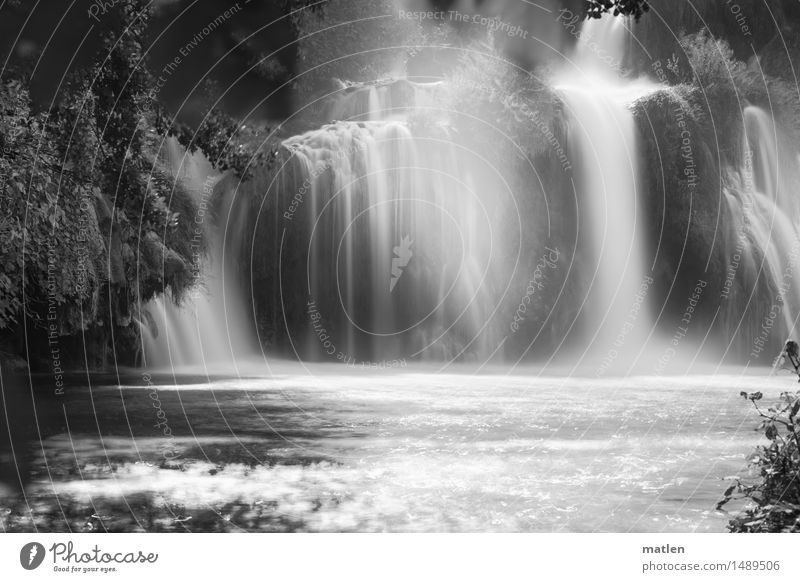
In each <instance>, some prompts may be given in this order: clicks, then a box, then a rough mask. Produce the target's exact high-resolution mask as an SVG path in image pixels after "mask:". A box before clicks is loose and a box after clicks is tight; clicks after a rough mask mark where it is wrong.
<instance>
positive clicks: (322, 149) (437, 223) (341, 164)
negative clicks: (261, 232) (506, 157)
mask: <svg viewBox="0 0 800 582" xmlns="http://www.w3.org/2000/svg"><path fill="white" fill-rule="evenodd" d="M435 90H436V84H418V83H412V82H409V81H406V80H400V81H396V82H394V83H390V84H384V85H381V86H362V87H357V88H351V89H349V90H347V91H345V92H344V94H343V95H342V96H341V97H340V98H339V99H337V100H336V102H335V103H334V107H333V111H334V112H335V113H333V114H332V117H333V118H336V119H341V120H342V121H335V122H333V123H330V124H328V125H325V126H323V127H322V128H320V129H318V130H313V131H309V132H307V133H304V134H302V135H298V136H295V137H292V138H289V139H287V140H285V141H284V142H283V148H284V150H285V153H286V157H287V158H288V159H287V160H286V162H285V164H284V166H283V168H282V170H281V171H280V175H279V179H280V186H279V190H280V191H281V193H282V195H283V196H284V197H287V198H290V199H292V200H293V203H292V205H291V206H290V211H289V212H286V211H284V212H283V217H284V219H286V228H287V232H289V235H288V236H292V235H293V233H295V232H297V231H298V230H299V229H301V228H303V226H302V225H307V226H308V228H309V230H310V232H309V233H308V234H307V237H306V238H301V239H299V240H300V241H301V242H300V244H303V245H305V248H303V249H301V253H302V254H303V255H305V263H306V265H307V273H306V276H305V280H306V289H305V292H306V293H307V295H308V314H307V316H308V325H307V327H308V328H309V330H310V333H309V336H308V338H307V339H306V344H305V346H304V347H303V348H302V349H303V350H304V351H305V352H306V353H312V354H313V353H319V354H321V355H322V356H323V357H328V358H331V357H336V358H338V359H340V360H343V361H346V362H353V361H363V360H365V359H366V360H370V361H373V362H375V361H378V362H380V361H384V360H387V359H397V358H413V359H425V358H428V357H430V358H436V359H444V358H464V357H468V355H476V354H485V353H486V352H487V351H488V350H489V349H490V348H491V345H492V342H491V340H490V337H491V333H490V331H489V327H490V326H489V325H488V322H489V319H490V316H491V312H492V310H493V304H492V298H493V294H492V293H491V292H489V291H488V289H489V288H490V287H491V285H492V274H491V273H492V255H493V253H497V252H498V250H499V249H498V246H497V245H498V243H497V240H494V239H497V238H498V237H497V236H496V234H493V233H496V232H497V225H496V217H495V215H496V208H497V206H498V198H500V196H498V195H496V193H495V190H496V189H497V187H496V186H490V185H489V184H488V183H487V181H486V178H485V176H484V175H482V174H483V173H484V172H482V170H481V167H480V166H481V162H480V160H476V156H475V154H474V152H469V151H466V150H465V149H462V148H459V146H458V143H457V141H456V139H454V136H453V134H452V132H451V130H450V128H448V127H447V126H446V125H444V124H443V123H438V122H434V123H430V124H426V125H425V126H424V127H416V126H412V124H410V123H409V120H408V116H407V115H406V113H407V112H409V111H414V112H416V113H419V112H420V111H422V110H424V109H425V105H424V103H425V100H426V99H427V97H428V95H429V94H430V92H432V91H435ZM493 227H494V231H493ZM493 243H494V245H493Z"/></svg>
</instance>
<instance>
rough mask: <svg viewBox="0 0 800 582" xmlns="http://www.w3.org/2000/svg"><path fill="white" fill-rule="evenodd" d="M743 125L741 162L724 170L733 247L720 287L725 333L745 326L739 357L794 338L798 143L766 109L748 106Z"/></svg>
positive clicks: (799, 242)
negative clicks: (724, 307) (725, 305)
mask: <svg viewBox="0 0 800 582" xmlns="http://www.w3.org/2000/svg"><path fill="white" fill-rule="evenodd" d="M743 121H744V132H743V139H742V155H741V159H742V161H741V163H740V164H739V166H738V167H735V168H733V169H732V170H730V171H729V174H728V176H727V179H726V187H725V201H726V203H727V206H728V210H729V211H730V213H731V215H732V216H733V218H734V221H733V223H734V224H733V226H732V229H735V230H734V231H733V232H732V233H731V238H732V239H733V240H734V241H735V246H734V249H733V251H732V252H731V255H732V258H731V261H730V264H729V265H728V268H727V271H726V273H725V284H724V285H723V296H724V297H725V298H726V299H728V300H729V307H728V309H727V310H726V313H725V316H724V321H723V325H724V327H725V329H726V330H728V332H729V333H731V330H734V329H736V328H737V327H739V326H741V324H742V323H744V324H745V326H744V329H745V332H746V333H745V334H744V337H743V338H742V339H741V340H740V341H741V342H743V343H744V346H745V348H746V349H745V350H743V353H747V354H749V358H750V359H754V358H757V357H758V356H759V355H760V353H761V352H762V351H764V350H767V351H768V352H771V353H774V352H775V351H777V349H778V347H779V346H781V345H782V344H783V341H784V340H785V339H786V338H788V337H792V338H795V339H796V338H797V333H796V328H797V319H798V317H800V284H798V282H797V268H798V266H800V229H798V219H799V218H800V204H799V203H798V199H797V195H796V187H797V186H796V185H797V184H798V182H800V164H798V157H797V149H796V146H795V145H794V144H792V143H789V142H788V140H787V139H786V137H785V136H783V135H782V132H781V131H780V130H779V129H778V128H777V127H776V124H775V121H774V120H773V118H772V116H771V115H770V114H769V113H768V112H766V111H764V110H763V109H761V108H760V107H756V106H752V105H749V106H747V107H745V108H744V111H743ZM740 281H741V283H739V282H740ZM737 289H738V290H739V293H738V294H737V293H736V291H737ZM751 293H752V294H753V300H752V301H751V302H750V305H747V300H748V297H749V295H750V294H751ZM745 308H747V309H745ZM747 312H749V317H748V318H747V319H745V316H744V315H743V313H747ZM765 361H766V360H765Z"/></svg>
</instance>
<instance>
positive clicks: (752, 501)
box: [717, 391, 800, 533]
mask: <svg viewBox="0 0 800 582" xmlns="http://www.w3.org/2000/svg"><path fill="white" fill-rule="evenodd" d="M741 395H742V396H743V397H744V398H746V399H747V400H750V402H752V403H753V406H754V407H755V409H756V411H758V414H759V415H760V416H761V419H762V420H761V424H760V425H759V430H762V431H763V432H764V436H765V437H766V439H767V443H766V444H764V445H759V446H758V447H757V448H756V450H755V452H754V453H753V454H752V456H751V457H750V471H749V475H748V476H747V477H740V478H737V479H736V480H735V481H734V482H733V483H732V484H731V485H730V486H729V487H728V488H727V489H726V490H725V493H724V496H723V499H722V500H721V501H720V502H719V503H718V504H717V509H721V508H722V507H723V506H724V505H725V504H727V503H728V502H730V501H732V500H735V499H741V500H745V501H747V502H748V503H747V505H746V506H745V508H744V509H743V510H742V512H741V513H739V514H738V515H736V516H735V517H733V518H732V519H731V520H730V522H729V524H728V529H729V530H730V531H731V532H737V533H738V532H743V533H757V532H800V415H799V413H800V391H798V392H783V393H782V394H781V399H780V401H779V403H778V404H776V405H774V406H770V407H769V408H767V409H766V411H765V410H764V409H762V408H761V407H760V406H759V404H758V402H759V401H760V400H761V399H762V397H763V395H762V394H761V392H753V393H751V394H748V393H747V392H742V393H741Z"/></svg>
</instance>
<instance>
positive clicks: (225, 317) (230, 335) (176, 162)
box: [138, 138, 254, 370]
mask: <svg viewBox="0 0 800 582" xmlns="http://www.w3.org/2000/svg"><path fill="white" fill-rule="evenodd" d="M165 149H166V156H165V157H166V160H165V162H166V165H167V167H168V168H170V169H171V171H172V173H173V175H174V176H175V179H176V180H177V181H180V182H182V185H183V187H185V188H187V189H188V190H189V191H190V192H191V193H192V194H193V195H194V197H195V202H196V203H197V213H196V216H194V217H193V224H194V227H195V231H194V232H195V235H194V238H193V239H192V243H193V244H194V243H195V242H197V243H199V241H200V239H201V238H202V237H207V239H208V243H207V245H208V247H209V252H208V253H207V254H208V256H203V255H201V254H200V251H199V248H200V247H199V245H198V247H197V248H198V250H197V251H196V253H197V254H196V255H195V261H194V264H193V265H192V271H193V276H194V277H195V279H196V281H195V285H194V287H193V288H192V289H191V290H190V291H189V292H188V294H187V296H186V297H183V298H181V301H180V303H177V302H176V301H174V300H173V298H172V296H171V294H170V290H169V289H165V290H164V292H163V293H162V294H161V295H159V296H158V297H156V298H154V299H152V300H151V301H149V302H147V303H146V304H145V305H143V306H142V309H141V312H142V317H141V319H140V320H139V321H138V324H139V328H140V332H141V340H142V356H143V357H142V358H141V359H142V364H143V365H145V366H147V367H148V368H155V369H194V370H208V369H209V368H216V367H218V366H222V367H224V368H226V369H229V368H231V367H233V366H235V365H236V364H237V361H240V360H243V359H246V358H248V357H250V356H252V355H253V353H254V350H253V349H252V341H251V332H250V330H251V328H252V323H251V322H250V320H251V318H249V317H248V316H247V315H246V313H245V309H244V306H243V305H242V302H241V295H240V290H239V287H238V283H237V277H236V273H235V272H234V271H235V269H234V268H233V266H232V262H235V261H236V260H237V259H236V255H237V254H238V252H239V250H240V249H239V246H240V240H239V237H240V236H241V235H242V233H240V232H239V231H238V229H237V226H238V225H241V224H244V221H243V220H242V218H241V217H237V216H234V217H233V218H232V219H230V220H226V218H227V217H228V216H229V215H230V214H231V213H232V212H235V211H236V210H235V209H234V208H233V207H232V206H231V204H230V201H229V200H224V201H223V203H222V205H221V212H220V216H221V217H222V220H220V222H221V225H219V226H215V225H212V224H211V212H210V207H211V200H210V198H211V196H212V194H213V190H214V186H215V184H216V182H217V180H219V176H218V174H217V173H216V172H215V171H214V170H213V169H212V168H211V165H210V164H209V163H208V161H207V160H206V159H205V158H204V157H203V156H202V155H200V154H187V153H186V152H185V150H184V149H183V148H181V147H180V146H179V145H178V144H177V141H176V140H174V139H172V138H170V139H169V140H167V142H166V144H165Z"/></svg>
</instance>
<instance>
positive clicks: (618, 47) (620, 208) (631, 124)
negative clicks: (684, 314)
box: [556, 17, 655, 365]
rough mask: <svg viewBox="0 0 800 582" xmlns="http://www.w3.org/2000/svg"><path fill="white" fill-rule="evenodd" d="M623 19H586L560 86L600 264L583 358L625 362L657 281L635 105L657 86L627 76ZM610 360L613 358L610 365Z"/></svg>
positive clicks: (585, 217) (587, 311) (587, 234)
mask: <svg viewBox="0 0 800 582" xmlns="http://www.w3.org/2000/svg"><path fill="white" fill-rule="evenodd" d="M625 26H626V23H625V19H623V18H612V17H604V18H601V19H598V20H589V21H587V22H586V23H585V24H584V28H583V29H582V31H581V37H580V40H579V43H578V46H577V48H576V52H575V54H574V57H573V59H572V60H571V62H569V63H568V64H567V67H566V69H565V70H564V71H563V72H562V74H561V75H559V76H558V79H557V83H556V89H557V90H559V91H560V92H561V94H562V96H563V99H564V101H565V103H566V105H567V111H568V115H569V117H570V129H569V140H570V151H571V152H572V155H573V157H575V158H576V159H577V163H576V164H575V170H576V171H575V186H576V189H577V196H578V200H579V207H580V211H579V217H578V218H579V223H580V231H581V235H582V236H583V237H584V243H583V244H584V246H585V248H587V249H589V250H590V253H589V254H590V255H593V256H592V260H593V265H591V268H592V275H591V277H590V278H591V282H590V288H589V291H588V293H587V296H586V298H585V302H584V305H583V310H582V312H583V314H584V317H583V325H584V328H583V330H582V334H584V337H585V338H586V340H588V342H589V343H588V344H586V343H585V342H584V344H583V345H582V346H581V347H582V348H583V349H584V350H585V351H584V352H583V354H580V355H581V357H584V356H586V357H588V358H589V359H590V360H591V359H592V357H593V356H590V355H589V354H592V355H597V354H602V356H601V357H603V356H606V354H611V355H612V356H613V357H610V358H607V360H609V361H610V362H611V363H617V364H623V365H625V362H626V361H627V360H629V358H624V357H622V355H623V354H625V355H629V356H635V355H636V353H637V350H639V349H640V348H641V347H642V345H643V343H644V342H645V341H646V339H647V336H648V333H649V332H650V329H651V326H652V317H651V314H650V313H649V310H648V307H647V301H646V300H645V295H646V293H647V288H648V286H649V283H650V282H651V280H650V278H649V276H648V275H649V267H648V265H646V242H645V241H646V240H647V239H646V236H645V235H646V233H645V232H644V229H643V224H642V220H641V216H640V214H641V210H640V207H639V206H640V204H639V203H638V200H639V197H638V195H637V173H638V171H639V155H638V150H637V143H636V142H637V139H636V127H635V121H634V117H633V113H632V112H631V110H630V109H629V106H630V105H631V104H632V102H633V101H635V100H636V99H637V98H639V97H641V96H643V95H645V94H646V93H648V92H649V91H652V90H653V89H654V88H655V86H654V85H652V84H651V83H649V82H647V81H644V80H637V81H632V80H629V79H624V78H623V77H622V75H621V71H622V63H623V59H624V55H625V42H626V36H627V30H626V28H625ZM607 363H608V362H607Z"/></svg>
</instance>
